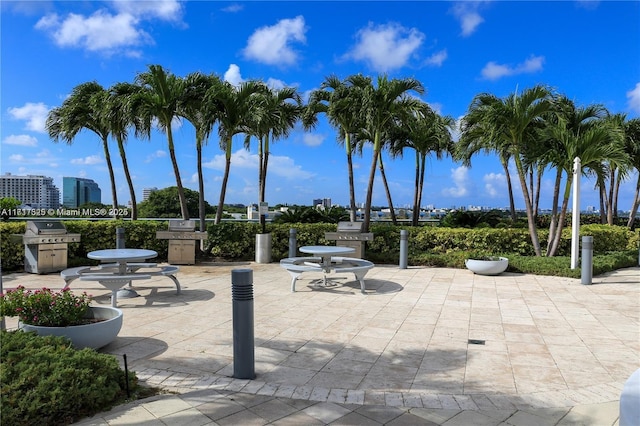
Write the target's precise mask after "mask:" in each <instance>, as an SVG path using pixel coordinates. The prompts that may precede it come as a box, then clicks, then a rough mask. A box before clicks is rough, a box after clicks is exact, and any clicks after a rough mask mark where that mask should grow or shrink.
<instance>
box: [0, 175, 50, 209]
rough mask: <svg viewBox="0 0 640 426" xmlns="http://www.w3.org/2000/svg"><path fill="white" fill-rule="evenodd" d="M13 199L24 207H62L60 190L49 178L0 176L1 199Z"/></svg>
mask: <svg viewBox="0 0 640 426" xmlns="http://www.w3.org/2000/svg"><path fill="white" fill-rule="evenodd" d="M2 197H13V198H15V199H17V200H19V201H20V202H22V204H24V205H28V206H31V207H33V208H36V209H57V208H59V207H60V190H59V189H58V188H57V187H56V186H55V185H54V184H53V178H50V177H47V176H35V175H27V176H14V175H12V174H11V173H5V174H4V175H2V176H0V198H2Z"/></svg>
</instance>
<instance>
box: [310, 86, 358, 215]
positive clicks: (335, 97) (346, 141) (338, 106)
mask: <svg viewBox="0 0 640 426" xmlns="http://www.w3.org/2000/svg"><path fill="white" fill-rule="evenodd" d="M360 77H362V76H360ZM354 78H355V77H352V80H351V82H347V81H346V80H345V81H342V80H340V79H339V78H338V77H337V76H335V75H330V76H328V77H326V78H325V80H324V81H323V82H322V84H321V85H320V89H317V90H314V91H313V92H312V93H311V95H310V97H309V102H308V103H307V107H306V109H305V111H304V114H303V119H302V121H303V125H304V127H305V128H306V129H310V128H313V127H314V126H315V125H316V123H317V116H318V114H320V113H324V114H326V116H327V118H328V120H329V123H330V124H331V125H332V126H333V127H334V128H336V130H337V131H338V132H337V138H336V139H337V141H338V143H339V144H341V145H343V146H344V149H345V153H346V156H347V173H348V175H349V176H348V177H349V218H350V220H351V221H352V222H355V220H356V210H357V207H356V196H355V183H354V177H353V153H354V148H355V144H354V142H355V140H357V135H358V131H359V129H360V128H361V127H362V126H361V124H360V123H359V121H358V118H359V117H358V113H359V111H357V110H356V108H355V106H356V105H362V101H361V100H359V99H357V97H358V96H359V95H360V94H361V93H362V91H361V90H360V89H361V87H360V86H358V85H357V84H352V83H353V82H354ZM367 78H368V77H367ZM362 79H364V77H362V78H361V80H362ZM368 81H369V82H370V79H369V80H368Z"/></svg>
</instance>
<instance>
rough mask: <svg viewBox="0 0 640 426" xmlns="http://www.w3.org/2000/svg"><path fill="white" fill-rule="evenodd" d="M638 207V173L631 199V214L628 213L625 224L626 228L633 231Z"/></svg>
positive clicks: (639, 200) (639, 193)
mask: <svg viewBox="0 0 640 426" xmlns="http://www.w3.org/2000/svg"><path fill="white" fill-rule="evenodd" d="M639 205H640V173H639V174H638V180H637V182H636V194H635V197H633V204H632V205H631V212H629V221H628V222H627V228H629V229H631V230H633V228H634V226H633V225H634V224H635V220H636V214H637V213H638V206H639Z"/></svg>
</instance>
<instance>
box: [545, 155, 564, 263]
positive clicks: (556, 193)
mask: <svg viewBox="0 0 640 426" xmlns="http://www.w3.org/2000/svg"><path fill="white" fill-rule="evenodd" d="M561 182H562V169H561V168H560V167H558V170H557V172H556V180H555V183H554V185H553V202H552V204H551V219H550V221H549V237H548V238H547V256H549V253H550V252H551V245H552V244H553V236H554V235H555V233H556V228H557V227H558V199H559V198H560V183H561Z"/></svg>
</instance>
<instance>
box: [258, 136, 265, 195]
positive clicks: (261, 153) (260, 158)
mask: <svg viewBox="0 0 640 426" xmlns="http://www.w3.org/2000/svg"><path fill="white" fill-rule="evenodd" d="M263 162H264V148H263V139H262V136H260V137H259V138H258V198H259V201H264V198H263V191H262V189H263V188H264V181H263V180H262V179H263V176H264V175H263V172H262V169H263V167H264V165H263Z"/></svg>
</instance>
